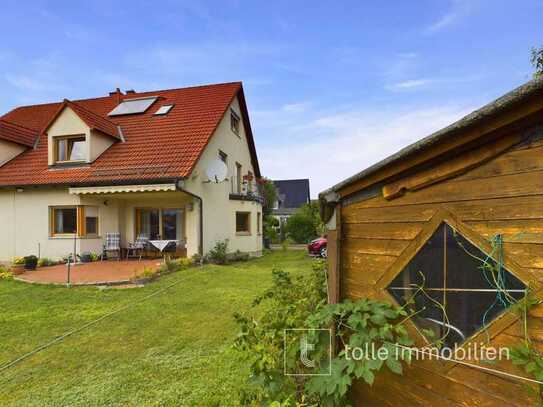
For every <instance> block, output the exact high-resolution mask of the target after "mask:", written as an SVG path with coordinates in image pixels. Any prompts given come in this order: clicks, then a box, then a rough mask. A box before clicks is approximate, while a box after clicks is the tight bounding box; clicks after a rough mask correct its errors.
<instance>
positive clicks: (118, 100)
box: [109, 88, 123, 103]
mask: <svg viewBox="0 0 543 407" xmlns="http://www.w3.org/2000/svg"><path fill="white" fill-rule="evenodd" d="M122 95H123V92H121V89H119V88H117V89H115V91H114V92H109V96H116V97H117V98H116V102H117V103H121V100H122Z"/></svg>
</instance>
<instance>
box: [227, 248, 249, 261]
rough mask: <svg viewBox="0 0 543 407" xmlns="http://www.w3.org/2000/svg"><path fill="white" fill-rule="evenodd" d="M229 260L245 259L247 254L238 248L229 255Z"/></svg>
mask: <svg viewBox="0 0 543 407" xmlns="http://www.w3.org/2000/svg"><path fill="white" fill-rule="evenodd" d="M230 260H232V261H247V260H249V254H248V253H243V252H241V251H239V250H236V251H235V252H234V253H232V254H231V255H230Z"/></svg>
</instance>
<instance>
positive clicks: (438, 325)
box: [387, 223, 526, 348]
mask: <svg viewBox="0 0 543 407" xmlns="http://www.w3.org/2000/svg"><path fill="white" fill-rule="evenodd" d="M498 249H499V247H498V248H497V250H495V252H496V253H492V254H491V256H492V257H493V258H491V256H489V255H488V254H485V253H483V252H482V251H481V250H480V249H478V248H477V247H476V246H474V245H473V244H472V243H471V242H469V241H468V240H467V239H466V238H464V237H463V236H462V235H460V234H459V233H458V231H456V230H454V229H453V228H452V227H451V226H450V225H448V224H447V223H442V224H441V225H440V226H439V227H438V228H437V230H436V231H435V232H434V234H433V235H432V236H431V237H430V239H428V241H426V243H425V244H424V246H422V248H421V249H420V250H419V251H418V252H417V254H416V255H415V256H414V257H413V258H412V259H411V261H410V262H409V263H408V264H407V266H406V267H405V268H404V269H403V270H402V271H401V273H400V274H398V276H396V278H395V279H394V280H393V281H392V282H391V283H390V284H389V286H388V287H387V290H388V292H389V293H390V294H392V296H393V297H394V298H395V299H396V300H397V301H398V303H400V304H401V305H402V306H404V305H406V304H407V307H408V309H409V310H410V311H411V312H414V313H416V315H415V316H414V317H413V321H414V323H415V324H416V325H417V327H418V328H419V329H421V330H422V329H423V330H431V331H433V332H434V338H433V339H432V340H435V339H439V338H441V339H442V340H443V342H444V344H445V345H446V346H449V347H451V348H452V347H454V345H455V344H460V343H462V342H464V341H465V340H466V339H468V338H469V337H470V336H472V335H473V334H475V333H476V332H477V331H479V330H480V329H481V328H483V327H486V326H488V324H489V323H490V322H491V321H492V320H494V319H495V318H496V317H498V316H499V315H500V314H501V313H503V312H504V311H505V309H507V308H508V307H509V306H510V305H511V304H514V303H515V302H516V301H518V300H520V299H521V298H523V297H524V295H525V289H526V286H525V285H524V283H522V281H520V280H519V279H518V278H516V277H515V276H514V275H513V274H511V272H509V271H508V270H507V269H505V267H504V266H503V265H499V264H501V263H497V262H496V261H495V259H494V258H496V259H497V258H499V257H500V253H499V251H500V250H498ZM485 264H487V266H486V267H485V266H484V265H485Z"/></svg>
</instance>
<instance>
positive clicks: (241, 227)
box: [236, 212, 251, 235]
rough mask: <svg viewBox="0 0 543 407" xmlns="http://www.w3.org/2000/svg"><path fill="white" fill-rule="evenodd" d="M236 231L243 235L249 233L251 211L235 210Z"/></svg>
mask: <svg viewBox="0 0 543 407" xmlns="http://www.w3.org/2000/svg"><path fill="white" fill-rule="evenodd" d="M236 233H238V234H243V235H248V234H250V233H251V212H236Z"/></svg>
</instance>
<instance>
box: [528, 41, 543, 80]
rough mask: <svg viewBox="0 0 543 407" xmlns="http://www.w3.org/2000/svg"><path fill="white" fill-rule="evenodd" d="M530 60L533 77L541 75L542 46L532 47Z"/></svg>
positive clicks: (542, 67)
mask: <svg viewBox="0 0 543 407" xmlns="http://www.w3.org/2000/svg"><path fill="white" fill-rule="evenodd" d="M530 61H531V62H532V65H533V67H534V69H535V72H534V77H535V78H539V77H543V47H541V48H532V56H531V58H530Z"/></svg>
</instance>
